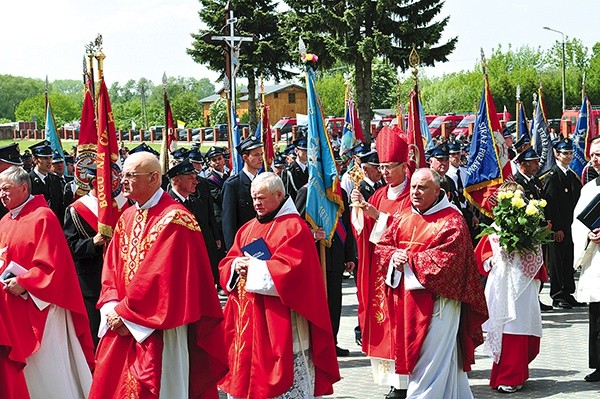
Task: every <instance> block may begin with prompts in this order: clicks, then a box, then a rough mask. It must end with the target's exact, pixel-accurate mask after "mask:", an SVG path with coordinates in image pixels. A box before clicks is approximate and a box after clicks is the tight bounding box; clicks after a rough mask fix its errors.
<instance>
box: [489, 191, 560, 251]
mask: <svg viewBox="0 0 600 399" xmlns="http://www.w3.org/2000/svg"><path fill="white" fill-rule="evenodd" d="M545 206H546V200H543V199H542V200H530V201H529V202H526V201H525V199H524V198H523V192H522V191H521V190H515V191H504V192H500V193H499V194H498V204H497V205H496V206H495V207H494V209H493V212H494V217H495V220H494V223H493V224H492V225H490V226H487V225H485V224H482V225H481V227H483V230H482V231H481V233H480V234H479V235H478V236H477V237H478V238H479V237H482V236H484V235H487V234H497V235H498V236H499V237H500V246H501V247H503V248H504V249H506V251H507V252H508V253H511V252H514V251H517V252H519V253H524V252H529V251H534V250H535V249H536V248H537V246H538V245H540V244H546V243H549V242H552V239H551V237H552V230H550V229H549V228H548V226H547V224H546V220H545V217H544V212H543V208H544V207H545Z"/></svg>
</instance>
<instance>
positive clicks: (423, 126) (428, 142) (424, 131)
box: [417, 96, 435, 151]
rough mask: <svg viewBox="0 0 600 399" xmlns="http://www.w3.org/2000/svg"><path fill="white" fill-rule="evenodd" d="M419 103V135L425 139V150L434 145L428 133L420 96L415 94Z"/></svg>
mask: <svg viewBox="0 0 600 399" xmlns="http://www.w3.org/2000/svg"><path fill="white" fill-rule="evenodd" d="M417 101H418V103H419V122H420V124H421V136H423V138H424V139H425V140H426V144H425V151H427V150H429V149H431V148H433V147H435V143H434V142H433V139H432V138H431V133H429V125H428V124H427V117H426V116H425V110H423V104H422V103H421V96H417Z"/></svg>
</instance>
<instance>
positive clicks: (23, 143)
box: [0, 140, 227, 153]
mask: <svg viewBox="0 0 600 399" xmlns="http://www.w3.org/2000/svg"><path fill="white" fill-rule="evenodd" d="M40 141H41V140H16V142H17V143H18V144H19V150H20V151H21V153H23V152H24V151H25V150H26V149H27V148H28V147H29V146H31V145H34V144H36V143H39V142H40ZM13 142H15V140H0V146H5V145H8V144H11V143H13ZM124 143H125V146H126V147H127V148H129V149H132V148H134V147H136V146H138V145H139V144H140V142H139V141H124ZM146 144H148V145H149V146H150V147H152V148H154V149H155V150H156V151H159V152H160V147H161V145H162V143H161V142H158V141H155V142H154V143H149V142H146ZM74 145H77V141H75V140H62V146H63V149H64V150H65V151H69V152H70V151H71V147H72V146H74ZM213 145H214V142H213V141H206V142H204V143H203V144H202V146H201V148H202V152H206V151H208V149H209V148H210V147H212V146H213ZM217 145H220V146H227V143H226V142H217ZM177 146H178V147H179V148H181V147H185V148H190V147H191V146H192V143H187V142H182V141H180V142H178V143H177Z"/></svg>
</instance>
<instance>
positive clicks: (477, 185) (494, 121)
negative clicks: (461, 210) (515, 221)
mask: <svg viewBox="0 0 600 399" xmlns="http://www.w3.org/2000/svg"><path fill="white" fill-rule="evenodd" d="M500 132H501V130H500V122H499V121H498V115H497V114H496V107H495V106H494V99H493V98H492V93H491V91H490V88H489V83H488V80H487V75H486V76H485V82H484V87H483V93H482V94H481V103H480V105H479V111H477V115H476V117H475V125H474V127H473V138H472V140H471V150H470V153H469V162H468V164H467V182H466V184H465V189H464V194H465V197H466V198H467V199H468V200H469V202H471V203H472V204H473V205H474V206H475V207H476V208H477V209H479V210H480V211H481V212H482V213H483V214H485V215H486V216H488V217H490V218H493V213H492V208H493V207H494V205H496V203H497V202H498V201H497V193H496V192H497V190H498V187H500V185H501V184H502V182H503V181H504V180H505V179H507V178H509V176H510V178H512V173H511V166H510V163H509V159H508V148H507V147H506V144H505V143H504V137H503V136H502V133H500Z"/></svg>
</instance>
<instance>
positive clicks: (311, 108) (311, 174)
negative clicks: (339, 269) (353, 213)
mask: <svg viewBox="0 0 600 399" xmlns="http://www.w3.org/2000/svg"><path fill="white" fill-rule="evenodd" d="M306 91H307V97H308V99H307V100H308V192H307V198H306V220H307V221H308V222H309V223H310V225H311V226H312V227H313V229H318V228H322V229H323V231H325V245H327V246H331V239H332V238H333V234H334V233H335V231H336V226H337V224H338V219H339V217H340V216H341V214H342V211H343V210H344V204H343V200H342V195H341V191H340V190H341V185H340V179H339V176H338V173H337V169H336V167H335V159H334V157H333V150H332V148H331V142H330V140H329V136H328V134H327V132H326V130H325V124H324V118H323V111H322V110H323V108H322V107H321V100H320V99H319V96H318V94H317V91H316V89H315V73H314V71H313V69H312V68H311V67H310V66H307V72H306Z"/></svg>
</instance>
